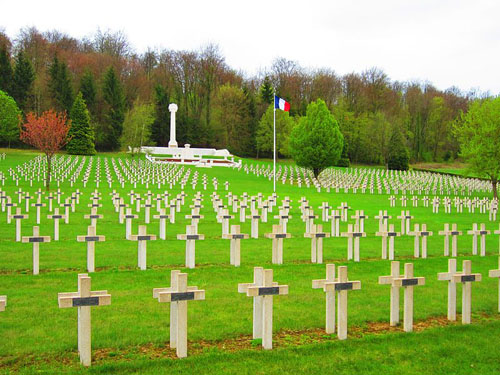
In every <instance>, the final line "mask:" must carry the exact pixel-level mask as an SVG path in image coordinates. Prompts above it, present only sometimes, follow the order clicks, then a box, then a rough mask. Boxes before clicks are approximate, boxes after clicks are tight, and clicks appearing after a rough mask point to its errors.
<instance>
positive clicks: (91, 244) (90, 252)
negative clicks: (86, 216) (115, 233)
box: [76, 226, 106, 272]
mask: <svg viewBox="0 0 500 375" xmlns="http://www.w3.org/2000/svg"><path fill="white" fill-rule="evenodd" d="M76 240H77V242H86V243H87V271H88V272H94V271H95V243H96V242H103V241H106V237H105V236H98V235H96V228H95V227H93V226H88V227H87V235H83V236H77V237H76Z"/></svg>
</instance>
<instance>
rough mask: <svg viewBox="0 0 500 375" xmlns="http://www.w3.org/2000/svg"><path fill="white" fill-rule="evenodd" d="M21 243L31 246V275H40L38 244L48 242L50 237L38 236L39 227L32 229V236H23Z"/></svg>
mask: <svg viewBox="0 0 500 375" xmlns="http://www.w3.org/2000/svg"><path fill="white" fill-rule="evenodd" d="M22 242H23V243H32V244H33V275H38V274H39V273H40V243H43V242H50V236H40V227H38V226H34V227H33V236H23V237H22Z"/></svg>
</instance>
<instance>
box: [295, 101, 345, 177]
mask: <svg viewBox="0 0 500 375" xmlns="http://www.w3.org/2000/svg"><path fill="white" fill-rule="evenodd" d="M343 146H344V137H343V136H342V133H341V132H340V129H339V125H338V123H337V121H336V120H335V118H334V117H333V115H332V114H331V113H330V111H329V110H328V107H327V106H326V104H325V102H324V101H323V100H321V99H318V100H316V101H315V102H312V103H310V104H309V105H308V106H307V112H306V116H305V117H302V118H301V119H300V120H299V123H298V125H297V126H296V127H295V128H293V130H292V133H291V134H290V153H291V155H292V157H293V159H294V160H295V162H296V163H297V165H298V166H300V167H305V168H310V169H312V170H313V173H314V176H315V177H318V176H319V174H320V173H321V171H322V170H323V169H325V168H328V167H330V166H333V165H335V163H336V162H337V161H338V160H339V158H340V155H341V153H342V148H343Z"/></svg>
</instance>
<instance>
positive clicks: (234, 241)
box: [222, 225, 249, 267]
mask: <svg viewBox="0 0 500 375" xmlns="http://www.w3.org/2000/svg"><path fill="white" fill-rule="evenodd" d="M248 237H249V236H248V234H243V233H240V226H239V225H231V233H229V234H224V235H222V238H224V239H227V240H231V242H230V249H229V263H230V264H231V265H233V266H235V267H239V266H240V262H241V243H240V241H241V240H243V239H247V238H248Z"/></svg>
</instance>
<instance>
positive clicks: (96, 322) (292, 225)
mask: <svg viewBox="0 0 500 375" xmlns="http://www.w3.org/2000/svg"><path fill="white" fill-rule="evenodd" d="M1 152H3V150H0V153H1ZM6 152H7V157H6V159H5V160H0V172H3V173H4V174H5V175H6V176H7V177H8V176H9V175H10V174H9V169H10V168H12V169H14V170H15V169H16V168H17V166H18V165H22V164H23V163H25V162H28V161H30V160H32V159H33V158H34V156H35V155H36V154H34V153H32V152H30V151H11V150H6ZM99 156H100V158H101V164H100V165H101V166H100V168H101V176H104V158H108V161H109V162H111V158H112V157H113V158H115V159H116V158H118V157H121V158H123V161H125V160H126V159H127V160H132V159H131V158H130V157H129V156H127V155H125V154H101V155H99ZM88 161H89V158H87V161H86V164H85V166H84V168H83V170H85V169H86V167H87V165H88ZM244 162H246V161H244ZM251 163H258V162H256V161H251ZM93 166H94V167H93V170H92V174H91V176H90V181H93V180H94V176H95V166H96V159H94V163H93ZM189 168H192V173H191V176H192V175H193V173H194V172H198V173H199V179H198V181H199V182H198V186H197V190H196V191H198V190H199V191H201V192H202V193H203V196H204V201H203V205H204V208H203V209H202V211H201V214H202V215H204V216H205V219H204V220H202V221H201V222H200V224H199V233H202V234H205V236H206V237H205V238H206V239H205V240H204V241H198V242H197V244H196V268H195V269H193V270H187V269H186V268H184V252H185V242H184V241H178V240H176V239H175V238H176V235H177V234H178V233H185V228H186V225H188V224H189V222H190V221H189V220H186V219H184V215H187V214H189V213H190V209H189V204H191V200H192V199H193V197H194V194H195V193H196V191H194V190H193V189H192V188H191V185H190V184H187V185H186V186H185V189H184V191H185V192H186V193H187V194H188V196H187V198H186V204H185V205H184V207H183V208H182V211H181V212H180V213H177V215H176V222H175V224H169V223H167V240H166V241H163V240H157V241H151V242H149V243H148V246H147V264H148V269H147V270H146V271H140V270H139V269H138V268H137V243H136V242H133V241H127V240H126V239H125V225H124V224H123V225H122V224H119V223H118V214H117V213H115V211H114V207H113V206H112V202H111V197H110V193H111V191H112V190H113V189H115V190H116V191H118V192H119V193H120V195H121V196H123V197H124V198H126V199H125V200H126V203H129V198H128V196H127V195H126V194H127V193H128V192H129V191H130V190H131V189H133V190H134V191H136V192H139V193H141V194H142V195H144V194H145V193H146V192H147V191H148V190H151V191H152V192H153V193H155V194H156V193H161V192H163V191H165V190H168V191H169V192H170V193H171V195H173V196H175V195H176V194H177V193H179V192H180V191H181V190H180V187H179V186H178V185H176V186H174V187H173V188H172V189H169V188H168V186H167V187H162V188H161V189H158V188H157V187H156V186H151V185H150V186H149V188H146V187H145V186H142V185H140V184H139V185H137V187H136V188H131V187H130V186H126V188H125V189H121V187H120V186H119V185H116V186H113V187H112V188H111V189H110V188H109V187H108V185H107V184H105V183H102V184H101V186H100V188H99V191H100V192H101V193H102V200H101V201H100V203H102V205H103V207H102V208H99V213H100V214H102V215H104V218H103V219H101V220H99V222H98V224H97V233H98V234H101V235H105V236H106V242H104V243H97V244H96V268H97V269H96V272H95V273H92V274H91V276H92V290H102V289H107V290H108V292H109V293H110V294H111V295H112V304H111V306H104V307H96V308H93V309H92V348H93V358H94V362H93V365H92V368H91V369H90V370H84V369H82V368H80V365H79V361H78V355H77V352H76V347H77V311H76V309H59V308H58V306H57V293H58V292H71V291H76V289H77V274H78V273H83V272H86V245H85V243H78V242H76V236H77V235H83V234H85V233H86V230H87V226H88V225H89V224H90V221H89V220H85V219H83V216H84V215H85V214H88V213H90V208H88V207H87V204H88V203H90V193H91V192H92V191H93V190H94V189H95V183H93V182H92V183H89V184H88V185H87V187H85V188H84V187H83V185H82V183H81V182H78V183H76V184H75V185H74V186H73V187H70V186H69V183H68V182H65V183H63V184H61V186H60V189H61V191H63V192H64V193H65V195H63V197H67V196H69V195H70V194H71V192H73V191H75V190H76V189H77V188H78V189H80V191H82V192H83V194H82V195H81V198H80V204H79V206H78V207H77V209H76V212H75V213H71V214H70V224H67V225H66V224H64V223H61V226H60V241H57V242H55V241H54V242H51V243H47V244H41V245H40V275H38V276H33V275H32V274H31V267H32V253H31V244H25V243H16V242H15V241H14V239H15V224H14V223H12V224H7V223H6V214H5V213H4V212H0V255H1V262H0V295H7V296H8V305H7V308H6V311H4V312H1V313H0V337H2V340H1V341H0V372H1V373H11V372H12V373H14V372H21V373H35V372H36V373H38V372H41V373H63V372H69V373H71V372H74V373H76V372H87V371H90V372H95V373H103V374H108V373H138V374H139V373H140V374H158V373H169V374H170V373H174V374H175V373H208V372H210V373H239V374H247V373H248V374H250V373H252V374H255V373H257V374H260V373H269V374H274V373H282V372H283V371H288V372H292V373H307V374H316V373H325V372H326V373H341V374H344V373H345V374H354V373H361V374H365V373H366V374H372V373H373V374H384V373H387V374H392V373H394V374H396V373H397V374H416V373H419V374H421V373H434V374H441V373H443V374H445V373H446V374H449V373H454V374H455V373H456V374H461V373H464V374H465V373H467V374H469V373H478V374H493V373H498V372H499V370H500V365H499V363H500V362H499V358H500V357H499V354H500V353H499V352H500V349H498V347H497V345H495V344H494V342H493V338H494V337H496V336H497V335H498V334H500V319H499V315H498V281H497V280H496V279H490V278H488V277H487V274H488V270H490V269H496V268H498V251H499V250H498V249H499V243H498V241H499V240H498V235H490V236H487V241H486V245H487V256H485V257H478V256H474V257H473V256H471V241H472V239H471V236H468V235H464V236H461V237H459V240H458V248H459V258H458V264H459V266H458V268H459V269H461V268H462V263H461V262H462V260H463V259H471V260H472V270H473V272H479V273H482V275H483V281H482V282H480V283H475V284H474V285H473V288H472V289H473V305H472V311H473V324H472V325H470V326H462V325H461V324H460V323H454V324H446V320H445V319H443V317H444V318H445V317H446V303H447V302H446V298H447V285H446V282H444V281H438V280H437V273H438V272H444V271H446V270H447V262H448V260H447V258H445V257H443V237H442V236H438V235H437V232H438V231H439V230H442V229H443V224H444V223H457V224H458V228H459V230H462V231H464V232H465V231H466V230H468V229H471V227H472V223H486V227H487V229H489V230H492V231H493V230H495V229H498V222H489V221H488V216H487V214H480V213H479V210H476V213H474V214H470V213H468V212H467V210H466V209H465V210H464V213H462V214H457V213H455V210H454V209H453V213H451V214H444V213H442V212H441V213H439V214H433V213H432V209H431V208H430V207H429V208H425V207H422V206H421V204H420V205H419V207H418V208H413V207H411V202H409V206H408V207H407V208H406V209H407V210H410V211H411V214H412V215H413V216H415V219H414V220H413V222H414V223H421V224H422V223H426V224H427V227H428V230H430V231H433V232H434V236H432V237H430V238H429V240H428V253H429V258H428V259H413V237H408V236H404V237H399V238H397V239H396V241H395V249H396V260H400V261H401V270H402V269H403V264H404V263H405V262H413V263H414V268H415V276H424V277H425V278H426V285H425V286H420V287H417V288H415V292H414V294H415V302H414V304H415V324H416V325H417V326H418V327H420V328H418V327H417V328H418V329H417V330H416V331H417V332H414V333H403V332H402V328H401V327H398V328H397V329H390V328H389V324H388V321H389V289H390V287H389V286H386V285H378V283H377V280H378V277H379V276H381V275H388V274H389V273H390V262H389V261H387V260H381V259H380V253H381V239H380V238H379V237H375V236H374V233H375V232H376V231H377V229H378V221H377V220H375V219H374V218H373V217H374V216H375V215H376V214H377V213H378V211H379V210H383V209H386V210H388V211H389V214H390V215H392V217H393V218H392V220H391V221H390V222H391V223H393V224H395V227H396V229H397V230H399V227H400V222H399V220H397V219H396V216H398V215H399V214H400V212H401V210H402V208H401V207H400V206H399V201H398V202H397V207H395V208H390V207H389V201H388V196H387V195H385V194H382V195H378V194H375V195H371V194H361V192H358V193H357V194H352V193H348V194H345V193H343V192H341V193H335V192H331V193H326V192H321V193H318V192H317V191H316V190H315V189H314V188H306V187H303V188H298V187H296V186H291V185H289V184H288V183H287V184H285V185H283V184H282V183H281V182H280V183H278V184H277V193H278V197H279V199H278V201H279V203H280V202H281V200H282V199H283V198H284V197H285V196H288V197H290V199H291V200H292V207H293V208H292V210H291V212H290V214H291V215H292V216H293V219H292V220H291V221H290V222H289V224H288V232H290V233H291V234H292V236H293V238H291V239H288V240H285V244H284V264H283V265H280V266H277V265H273V264H271V240H269V239H266V238H264V236H263V235H264V233H268V232H270V231H271V229H272V225H273V224H277V220H275V219H273V218H272V217H273V216H274V215H275V214H277V209H276V208H275V209H274V210H273V212H272V213H270V214H269V221H268V223H260V225H259V233H260V237H259V239H248V240H243V241H242V245H241V267H238V268H235V267H232V266H230V265H229V241H228V240H223V239H221V224H219V223H217V222H216V219H215V213H214V211H213V209H212V203H211V201H210V195H211V194H212V192H213V186H212V184H211V183H209V185H208V186H207V190H203V186H202V185H201V176H203V175H204V174H205V175H206V176H207V179H208V181H209V182H210V181H211V180H212V178H214V177H216V178H217V179H218V181H219V189H218V191H217V193H218V194H219V196H220V197H221V198H222V199H224V200H225V201H226V203H227V199H226V198H224V197H225V195H226V194H227V192H226V191H224V187H223V186H224V185H223V183H224V182H225V181H229V183H230V190H231V191H232V192H233V193H234V194H237V195H241V194H242V193H243V192H247V193H248V194H249V195H257V193H258V192H262V193H263V194H264V196H265V197H267V196H269V195H270V194H271V193H272V181H270V180H269V179H268V178H266V177H263V176H260V177H256V176H254V175H252V174H246V173H245V172H244V170H243V169H242V170H241V171H237V170H233V169H228V168H212V169H205V168H200V169H197V168H194V167H185V168H184V170H187V169H189ZM111 171H112V169H111ZM42 185H43V184H42V182H36V183H34V184H33V186H32V187H30V186H29V184H27V183H26V182H24V181H23V182H22V183H20V185H19V186H15V184H14V183H13V181H12V180H11V179H10V178H7V180H6V181H5V185H4V186H1V188H2V190H3V191H6V192H7V194H8V195H9V196H11V197H12V199H13V201H14V202H15V203H17V195H15V193H14V192H15V191H16V190H17V189H19V187H21V188H22V189H23V190H27V191H29V192H30V193H31V195H33V194H34V192H35V191H36V190H37V189H38V188H43V186H42ZM53 185H55V184H53ZM54 187H55V186H54ZM55 189H56V187H55ZM55 189H54V190H55ZM301 197H307V199H308V200H309V202H310V204H311V205H312V206H313V207H315V208H316V209H315V213H316V214H317V215H320V214H321V211H320V210H319V209H318V207H319V206H320V205H321V202H323V201H328V202H329V203H330V205H333V206H338V205H339V204H340V203H341V202H345V201H346V202H348V204H349V205H350V206H351V207H352V211H351V213H350V215H351V214H354V212H353V211H354V210H356V209H363V210H364V211H365V214H367V215H368V216H369V217H370V218H369V219H368V220H367V221H366V222H365V232H367V237H366V238H362V239H361V246H360V249H361V262H359V263H354V262H347V261H346V255H347V240H346V239H345V238H329V239H325V241H324V262H325V263H335V264H336V265H348V270H349V279H350V280H360V281H361V283H362V289H361V290H360V291H352V292H349V339H348V340H346V341H342V342H341V341H338V340H337V339H336V338H335V336H333V337H332V336H327V335H324V334H322V333H321V332H322V329H323V327H324V315H325V302H324V301H325V296H324V293H323V292H322V291H320V290H313V289H312V288H311V281H312V280H313V279H319V278H324V276H325V265H324V264H322V265H317V264H311V262H310V239H306V238H303V233H304V231H305V224H304V223H303V222H302V221H301V220H300V210H299V204H298V200H299V199H300V198H301ZM171 198H172V197H171ZM21 206H22V207H23V211H24V204H22V205H21ZM42 212H43V215H42V222H41V224H40V228H41V234H42V235H50V236H52V235H53V223H52V221H50V220H48V219H47V218H46V215H47V214H48V209H47V207H45V208H44V209H43V211H42ZM153 212H154V213H156V212H155V210H152V215H153ZM247 212H248V214H249V210H247ZM29 215H30V217H29V219H27V220H24V221H23V223H22V228H23V235H28V234H31V228H32V226H33V225H36V224H35V216H36V215H35V211H34V209H33V208H31V210H30V213H29ZM139 215H140V218H139V219H138V220H135V221H134V223H133V231H134V232H137V225H138V224H144V211H143V209H142V210H141V212H140V214H139ZM234 215H235V219H233V220H231V224H240V223H239V220H238V218H239V214H234ZM352 222H353V220H349V223H352ZM317 223H321V216H320V219H319V220H317ZM240 225H241V231H242V233H250V221H248V220H247V222H245V223H241V224H240ZM323 225H324V229H325V230H326V231H328V232H329V231H330V224H329V223H323ZM346 228H347V223H341V231H345V230H346ZM148 233H151V234H158V233H159V228H158V220H156V219H152V220H151V224H149V225H148ZM254 266H263V267H265V268H272V269H273V270H274V280H275V281H278V282H279V283H280V284H287V285H289V288H290V290H289V295H288V296H279V297H276V298H275V300H274V301H275V302H274V327H273V328H274V332H275V340H276V341H275V349H274V350H273V351H271V352H264V351H262V350H261V349H260V348H259V347H258V346H256V345H255V343H254V344H253V343H252V340H251V333H252V300H251V298H248V297H246V296H245V295H243V294H238V292H237V289H238V288H237V285H238V283H244V282H251V281H252V278H253V267H254ZM174 269H180V270H182V271H183V272H187V273H188V275H189V277H188V285H196V286H198V287H199V288H201V289H205V290H206V300H205V301H192V302H189V303H188V322H189V323H188V340H189V348H188V355H189V357H188V358H187V359H183V360H179V359H176V358H175V352H174V351H172V350H171V349H170V348H169V347H168V340H169V327H168V326H169V308H168V304H160V303H158V301H157V300H155V299H153V298H152V289H153V288H155V287H166V286H169V283H170V271H171V270H174ZM457 295H458V301H457V303H458V309H459V312H460V308H461V298H460V295H461V288H460V287H459V288H458V294H457ZM401 302H402V296H401ZM436 322H437V323H436Z"/></svg>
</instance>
